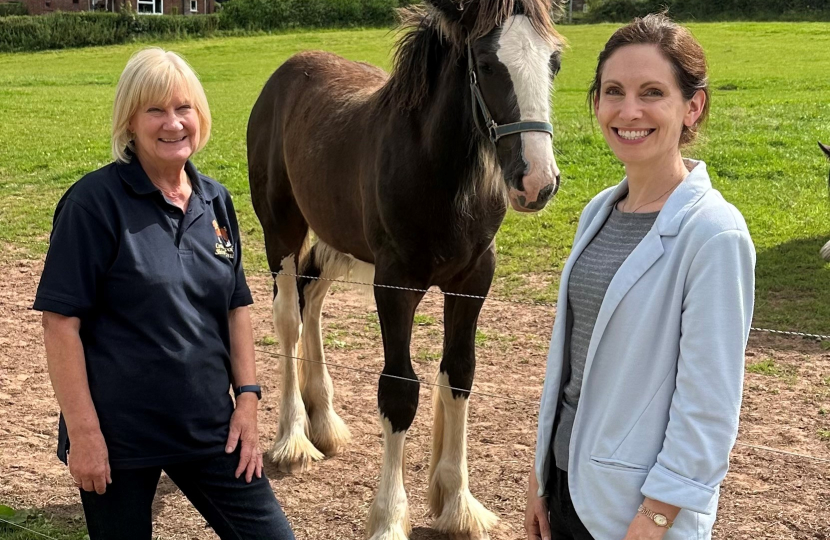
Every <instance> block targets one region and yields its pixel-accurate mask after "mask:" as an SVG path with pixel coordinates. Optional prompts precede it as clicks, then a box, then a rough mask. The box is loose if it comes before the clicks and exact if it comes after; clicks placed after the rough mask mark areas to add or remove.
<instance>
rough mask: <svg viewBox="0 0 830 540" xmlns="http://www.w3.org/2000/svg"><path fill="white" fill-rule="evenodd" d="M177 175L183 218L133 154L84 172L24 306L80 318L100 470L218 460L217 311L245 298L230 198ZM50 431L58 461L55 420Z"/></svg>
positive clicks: (225, 379)
mask: <svg viewBox="0 0 830 540" xmlns="http://www.w3.org/2000/svg"><path fill="white" fill-rule="evenodd" d="M185 170H186V171H187V174H188V176H189V178H190V182H191V185H192V186H193V194H192V195H191V197H190V201H189V203H188V207H187V211H186V212H184V213H183V212H182V211H181V209H179V208H178V207H177V206H175V205H173V204H171V203H169V202H168V201H167V200H166V199H165V197H164V196H163V195H162V193H161V191H159V189H158V188H156V187H155V185H153V183H152V182H151V181H150V179H149V177H148V176H147V174H146V173H145V172H144V169H142V167H141V164H140V163H139V162H138V158H137V157H135V156H133V157H132V160H131V162H130V163H112V164H110V165H107V166H105V167H103V168H101V169H99V170H97V171H95V172H93V173H90V174H88V175H86V176H84V177H83V178H82V179H81V180H79V181H78V182H76V183H75V184H74V185H73V186H72V187H70V188H69V190H68V191H67V192H66V194H65V195H64V196H63V198H61V200H60V202H59V203H58V206H57V209H56V210H55V217H54V221H53V228H52V236H51V240H50V245H49V252H48V254H47V256H46V264H45V267H44V269H43V275H42V276H41V280H40V285H39V286H38V290H37V296H36V298H35V304H34V309H36V310H39V311H51V312H54V313H59V314H61V315H66V316H70V317H78V318H80V320H81V329H80V337H81V341H82V343H83V348H84V354H85V358H86V368H87V376H88V379H89V389H90V392H91V394H92V401H93V403H94V404H95V410H96V412H97V413H98V419H99V421H100V424H101V431H102V432H103V435H104V439H105V441H106V443H107V449H108V451H109V459H110V465H111V467H112V468H122V469H128V468H138V467H151V466H158V465H165V464H170V463H175V462H181V461H187V460H190V459H193V458H197V457H203V456H208V455H212V454H218V453H221V452H223V451H224V445H225V442H226V440H227V436H228V425H229V422H230V417H231V413H232V412H233V402H232V400H231V397H230V395H229V392H228V391H229V387H230V384H231V370H230V333H229V321H228V311H229V310H232V309H234V308H237V307H240V306H245V305H249V304H251V303H253V300H252V298H251V292H250V290H249V289H248V285H247V283H246V282H245V275H244V273H243V270H242V251H241V246H240V239H239V226H238V224H237V220H236V213H235V212H234V208H233V204H232V203H231V198H230V194H229V193H228V191H227V189H225V188H224V187H223V186H222V185H220V184H219V183H217V182H216V181H215V180H213V179H211V178H208V177H206V176H204V175H202V174H200V173H199V172H198V171H197V170H196V168H195V167H194V166H193V165H192V164H191V163H190V162H188V163H187V165H186V167H185ZM59 431H60V432H59V447H58V455H59V456H60V457H61V459H63V460H64V461H66V450H67V449H68V444H69V441H68V440H67V436H66V426H65V424H64V422H63V417H61V429H60V430H59Z"/></svg>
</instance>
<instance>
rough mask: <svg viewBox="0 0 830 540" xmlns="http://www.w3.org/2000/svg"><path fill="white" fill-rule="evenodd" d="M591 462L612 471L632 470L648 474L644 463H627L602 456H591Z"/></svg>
mask: <svg viewBox="0 0 830 540" xmlns="http://www.w3.org/2000/svg"><path fill="white" fill-rule="evenodd" d="M591 463H593V464H594V465H596V466H597V467H602V468H603V469H611V470H613V471H622V472H633V473H640V474H648V467H646V466H645V465H637V464H636V463H629V462H627V461H621V460H619V459H611V458H603V457H597V456H591Z"/></svg>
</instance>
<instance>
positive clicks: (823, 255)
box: [820, 242, 830, 262]
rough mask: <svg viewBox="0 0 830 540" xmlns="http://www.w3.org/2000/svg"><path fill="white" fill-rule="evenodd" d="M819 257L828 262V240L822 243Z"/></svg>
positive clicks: (829, 249)
mask: <svg viewBox="0 0 830 540" xmlns="http://www.w3.org/2000/svg"><path fill="white" fill-rule="evenodd" d="M820 253H821V258H822V259H824V260H825V261H827V262H830V242H827V243H826V244H824V247H823V248H821V252H820Z"/></svg>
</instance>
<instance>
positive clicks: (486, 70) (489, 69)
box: [478, 62, 493, 74]
mask: <svg viewBox="0 0 830 540" xmlns="http://www.w3.org/2000/svg"><path fill="white" fill-rule="evenodd" d="M478 69H480V70H481V71H482V72H483V73H488V74H490V73H493V68H492V66H490V64H488V63H486V62H482V63H480V64H479V65H478Z"/></svg>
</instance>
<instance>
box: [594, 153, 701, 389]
mask: <svg viewBox="0 0 830 540" xmlns="http://www.w3.org/2000/svg"><path fill="white" fill-rule="evenodd" d="M689 165H692V170H691V172H690V173H689V175H688V176H687V177H686V179H685V180H684V181H683V183H681V184H680V185H679V186H678V187H677V189H676V190H675V191H674V193H672V194H671V196H670V197H669V199H668V200H667V201H666V204H664V205H663V209H662V210H661V211H660V214H659V215H658V216H657V220H656V221H655V223H654V226H653V227H652V228H651V230H650V231H649V232H648V234H646V236H645V237H644V238H643V240H642V241H641V242H640V243H639V244H638V245H637V247H636V248H634V251H632V252H631V254H630V255H629V256H628V258H626V260H625V261H623V264H622V266H620V268H619V270H617V273H616V274H615V275H614V278H613V279H612V280H611V283H610V284H609V285H608V290H607V291H606V292H605V298H604V299H603V301H602V306H600V309H599V313H598V314H597V320H596V323H595V324H594V330H593V332H592V334H591V342H590V344H589V345H588V353H587V357H586V358H585V373H584V375H583V377H582V382H583V384H585V381H587V380H588V375H589V373H590V371H591V364H592V363H593V360H594V354H595V353H596V350H597V347H599V343H600V340H601V339H602V335H603V333H604V332H605V328H606V327H607V326H608V322H609V321H610V320H611V316H612V315H614V311H615V310H616V309H617V306H619V305H620V302H621V301H622V299H623V298H624V297H625V295H626V294H627V293H628V291H630V290H631V288H632V287H633V286H634V284H636V283H637V282H638V281H639V280H640V278H642V277H643V275H644V274H645V273H646V272H647V271H648V269H649V268H651V267H652V266H653V265H654V263H656V262H657V261H658V259H660V257H661V256H662V255H663V252H664V249H663V240H662V238H663V237H664V236H675V235H677V234H678V231H679V229H680V223H681V222H682V221H683V217H684V216H685V215H686V212H688V210H689V208H691V207H692V206H693V205H694V204H696V203H697V201H698V200H699V199H700V197H702V196H703V194H704V193H706V191H708V190H709V189H711V187H712V184H711V182H710V180H709V175H708V173H707V171H706V164H704V163H703V162H697V161H693V160H687V166H689ZM623 185H625V186H626V191H627V182H625V181H623V184H620V186H623ZM615 193H616V190H615ZM619 196H622V194H619ZM618 199H619V197H614V198H613V200H614V201H616V200H618ZM611 204H613V202H612V203H611ZM608 211H609V212H610V207H609V209H608ZM606 216H607V214H606ZM604 221H605V220H604V219H603V221H602V223H604ZM592 225H593V223H592ZM600 226H601V223H600ZM597 230H599V227H597V229H596V230H595V231H594V234H596V232H597ZM586 236H587V235H586ZM591 238H593V235H591ZM588 241H590V239H589V240H588ZM585 245H587V243H585ZM582 249H585V246H584V245H583V246H582Z"/></svg>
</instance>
